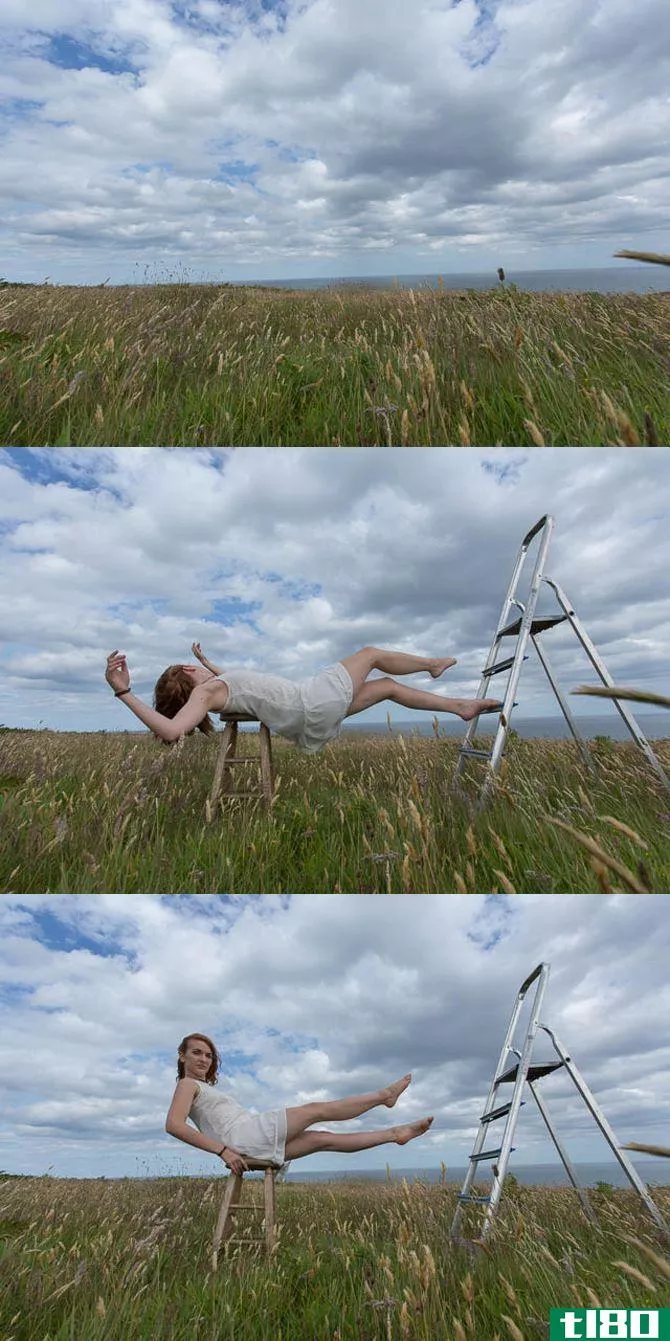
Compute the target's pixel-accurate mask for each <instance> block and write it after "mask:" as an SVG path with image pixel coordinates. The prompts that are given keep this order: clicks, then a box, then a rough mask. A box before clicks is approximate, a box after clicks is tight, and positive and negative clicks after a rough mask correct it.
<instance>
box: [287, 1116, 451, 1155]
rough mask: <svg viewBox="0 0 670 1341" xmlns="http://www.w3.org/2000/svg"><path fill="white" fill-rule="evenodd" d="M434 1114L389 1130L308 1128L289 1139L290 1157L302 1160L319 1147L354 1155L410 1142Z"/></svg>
mask: <svg viewBox="0 0 670 1341" xmlns="http://www.w3.org/2000/svg"><path fill="white" fill-rule="evenodd" d="M432 1121H433V1119H432V1117H429V1118H421V1119H420V1120H419V1121H418V1122H407V1123H405V1124H404V1125H403V1126H402V1127H388V1128H387V1129H386V1131H361V1132H345V1133H343V1134H342V1135H341V1136H340V1135H339V1133H338V1132H334V1131H304V1132H302V1134H301V1135H300V1136H295V1137H294V1138H293V1139H292V1140H290V1141H287V1142H286V1159H287V1160H289V1159H302V1157H303V1155H315V1154H317V1152H318V1151H319V1150H338V1151H343V1152H345V1153H348V1154H352V1153H353V1152H355V1151H357V1150H371V1149H372V1147H373V1146H375V1145H391V1144H395V1145H407V1142H408V1141H413V1140H415V1139H416V1137H417V1136H423V1135H424V1133H425V1132H427V1131H428V1129H429V1128H430V1126H431V1124H432Z"/></svg>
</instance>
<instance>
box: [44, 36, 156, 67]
mask: <svg viewBox="0 0 670 1341" xmlns="http://www.w3.org/2000/svg"><path fill="white" fill-rule="evenodd" d="M45 59H46V60H48V61H49V63H50V64H51V65H57V66H58V67H59V68H60V69H61V70H88V69H93V70H102V71H103V72H104V73H105V74H137V73H138V68H137V66H136V65H133V64H132V63H131V62H130V61H129V60H128V58H127V56H122V55H121V54H120V53H118V54H115V53H113V52H104V53H103V52H102V51H97V50H96V49H95V47H92V46H89V44H88V43H87V42H80V41H79V40H78V38H76V37H71V36H70V34H69V33H56V34H55V35H54V36H53V37H51V38H50V40H49V47H48V49H47V51H46V52H45Z"/></svg>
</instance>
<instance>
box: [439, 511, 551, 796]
mask: <svg viewBox="0 0 670 1341" xmlns="http://www.w3.org/2000/svg"><path fill="white" fill-rule="evenodd" d="M542 529H545V531H546V533H545V535H544V536H543V538H542V541H541V543H540V546H539V550H538V554H537V557H536V562H535V569H534V571H533V578H532V581H531V589H532V588H533V586H534V584H535V580H536V577H537V574H538V568H541V569H542V571H543V570H544V563H545V561H546V556H547V551H548V548H549V544H550V541H551V535H552V532H553V529H554V519H553V517H549V516H545V517H542V518H541V519H540V521H539V522H536V524H535V526H534V527H533V528H532V529H531V530H530V531H529V532H528V535H526V536H525V537H524V539H523V541H522V543H521V547H520V549H519V553H518V554H517V557H516V563H515V565H514V571H513V573H512V578H511V581H510V584H509V586H508V588H507V595H506V597H505V600H504V602H503V608H502V611H501V615H500V619H499V622H498V625H497V628H496V633H495V637H494V639H493V642H492V644H491V650H490V651H489V654H488V657H487V659H486V663H485V666H484V671H483V672H482V676H481V679H480V681H479V687H478V689H477V695H476V697H477V698H483V697H484V694H485V693H486V691H487V690H489V689H490V684H489V677H488V676H487V675H486V674H485V672H486V671H487V670H490V668H491V666H493V665H494V664H495V661H496V659H497V656H498V652H499V650H500V646H501V643H502V638H501V637H500V630H501V629H504V628H505V625H506V623H507V621H508V619H509V616H510V613H511V610H512V607H513V606H517V608H519V609H520V610H521V612H522V615H523V613H524V607H523V605H521V603H520V602H519V601H518V600H517V599H516V591H517V586H518V583H519V578H520V576H521V572H522V569H523V567H524V564H525V561H526V554H527V552H528V547H529V545H530V544H531V542H532V540H533V539H534V537H535V536H536V535H537V534H538V532H540V531H541V530H542ZM538 590H539V584H538ZM536 600H537V598H536ZM535 603H536V602H535ZM535 603H533V605H532V609H533V612H534V610H535ZM530 618H531V619H532V614H531V617H530ZM527 641H528V640H527V638H526V639H525V641H524V645H523V646H524V651H525V647H526V642H527ZM521 660H523V657H522V658H521ZM517 680H518V674H517V677H516V679H515V681H514V688H515V689H516V684H517ZM508 697H509V696H508V694H506V696H505V704H506V705H507V700H508ZM513 701H514V694H512V695H511V697H509V702H510V703H513ZM503 715H504V716H507V715H508V714H507V711H506V710H505V709H504V710H503ZM480 725H481V723H480V722H479V719H478V718H477V717H473V719H472V721H471V722H469V723H468V729H467V731H466V733H465V736H464V737H463V746H464V747H467V746H471V745H472V742H473V741H474V739H475V736H476V734H477V729H478V727H479V726H480ZM497 742H498V736H497V735H496V744H497ZM494 748H495V747H494ZM501 749H502V746H501ZM501 749H500V750H499V751H498V757H499V755H500V752H501ZM464 765H465V756H463V755H461V756H460V758H459V760H458V765H457V768H456V774H457V775H458V774H459V773H461V772H462V770H463V767H464ZM489 771H490V770H489Z"/></svg>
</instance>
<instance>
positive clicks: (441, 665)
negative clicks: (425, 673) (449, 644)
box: [429, 657, 456, 680]
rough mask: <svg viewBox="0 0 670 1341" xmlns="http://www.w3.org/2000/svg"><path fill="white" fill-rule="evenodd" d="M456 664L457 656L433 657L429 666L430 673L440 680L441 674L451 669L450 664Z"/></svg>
mask: <svg viewBox="0 0 670 1341" xmlns="http://www.w3.org/2000/svg"><path fill="white" fill-rule="evenodd" d="M455 665H456V657H433V660H432V663H431V665H430V668H429V669H430V674H431V675H432V677H433V679H434V680H439V678H440V676H441V675H444V672H445V671H446V670H449V667H450V666H455Z"/></svg>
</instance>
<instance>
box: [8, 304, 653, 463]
mask: <svg viewBox="0 0 670 1341" xmlns="http://www.w3.org/2000/svg"><path fill="white" fill-rule="evenodd" d="M669 298H670V295H667V294H662V293H661V294H650V295H644V296H640V295H635V294H626V295H602V294H595V293H590V294H574V293H523V292H518V291H516V290H515V289H514V288H511V289H509V288H505V287H503V286H500V287H499V288H498V289H491V290H489V291H484V292H476V291H472V290H471V291H468V292H467V293H461V292H459V293H452V292H446V291H444V290H441V289H437V290H428V289H421V290H418V291H416V292H415V291H412V290H401V289H392V290H389V291H383V290H382V291H379V290H353V291H352V290H339V291H338V290H331V291H323V290H322V291H320V292H316V293H315V292H306V291H295V290H281V289H262V288H235V287H226V286H215V285H209V286H205V285H196V284H186V283H173V284H154V285H142V286H135V287H132V286H126V287H119V288H113V289H112V288H105V287H95V288H75V287H51V286H49V285H35V286H26V287H20V286H12V285H5V286H0V441H1V442H2V443H3V444H7V445H10V446H12V445H15V446H45V445H46V446H81V447H84V446H95V445H110V444H112V445H114V446H188V447H190V446H203V445H211V446H216V445H219V446H231V445H232V446H282V445H283V446H286V445H289V446H313V445H318V446H337V447H339V446H344V447H347V446H354V445H362V446H375V445H380V446H387V445H388V446H403V445H405V446H431V445H436V444H439V445H451V444H455V445H459V444H461V445H463V446H469V445H472V446H490V445H492V444H498V445H500V444H503V445H514V446H517V445H526V444H527V445H533V444H535V445H538V446H542V445H547V446H565V445H579V446H599V445H617V444H620V445H628V446H635V445H637V444H645V443H646V444H649V445H652V446H653V445H657V444H659V443H661V444H667V443H668V442H670V395H669V390H670V364H669V356H670V300H669Z"/></svg>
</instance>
